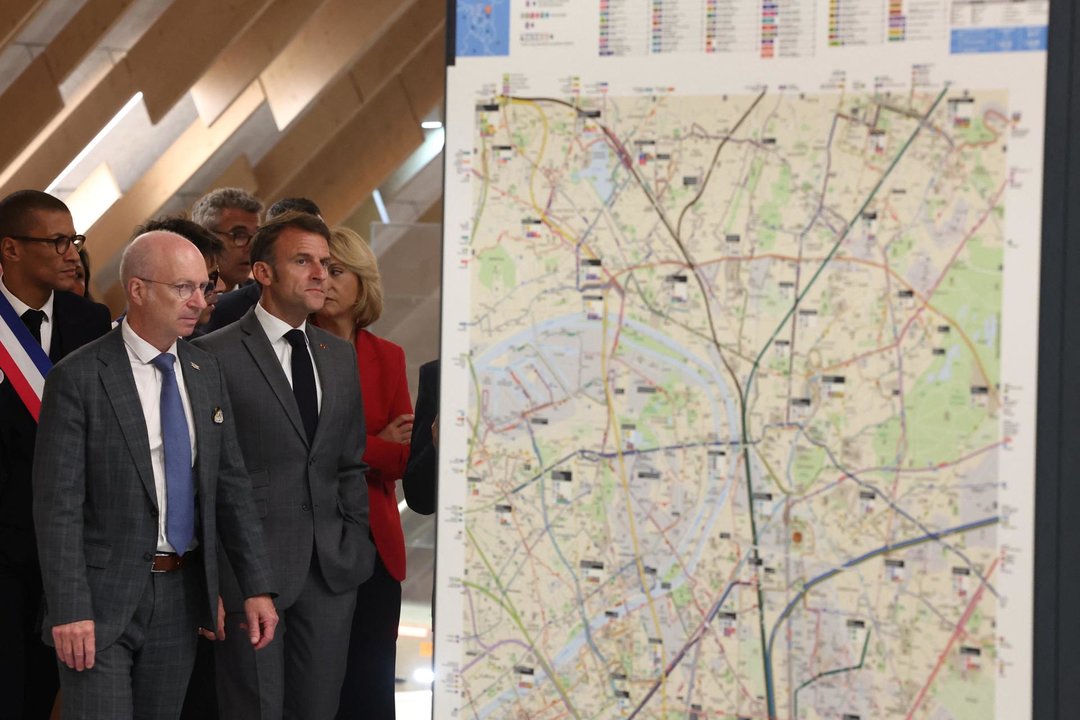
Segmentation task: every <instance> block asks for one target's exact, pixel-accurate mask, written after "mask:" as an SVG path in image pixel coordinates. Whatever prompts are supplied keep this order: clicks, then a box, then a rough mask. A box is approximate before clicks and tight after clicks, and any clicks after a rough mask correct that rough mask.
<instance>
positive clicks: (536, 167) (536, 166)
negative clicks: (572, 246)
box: [504, 97, 599, 260]
mask: <svg viewBox="0 0 1080 720" xmlns="http://www.w3.org/2000/svg"><path fill="white" fill-rule="evenodd" d="M504 100H505V102H506V103H507V104H509V105H526V106H528V107H531V108H532V109H533V110H535V111H536V113H537V114H538V115H539V116H540V122H541V123H543V125H544V134H543V135H542V136H541V141H540V150H539V152H537V154H536V160H535V161H533V164H532V166H533V167H532V173H530V174H529V204H531V205H532V207H533V210H535V211H536V213H537V214H538V215H539V216H540V217H541V218H543V220H544V222H546V223H547V224H548V225H549V226H551V229H552V230H554V231H555V232H556V233H558V234H559V235H561V236H562V237H563V238H564V239H566V240H569V241H572V242H574V243H578V242H579V240H578V238H576V237H574V235H573V233H570V232H568V231H567V230H566V229H565V228H563V227H562V226H561V225H559V224H558V223H557V222H555V221H554V220H552V218H551V216H550V215H548V214H547V212H546V211H545V210H544V209H543V208H541V207H540V205H539V204H538V203H537V202H536V193H535V192H533V181H534V180H535V179H536V173H538V172H539V171H540V160H541V158H543V157H544V151H545V150H546V149H547V139H548V120H547V115H546V114H545V113H544V110H543V108H542V107H540V103H538V102H534V101H532V100H523V99H521V98H514V97H504ZM522 154H524V153H522ZM580 244H581V248H582V250H584V251H585V252H586V253H588V256H589V258H590V259H592V260H596V259H598V258H599V256H598V255H597V254H596V253H595V252H593V249H592V248H591V247H589V245H588V244H587V243H583V242H582V243H580Z"/></svg>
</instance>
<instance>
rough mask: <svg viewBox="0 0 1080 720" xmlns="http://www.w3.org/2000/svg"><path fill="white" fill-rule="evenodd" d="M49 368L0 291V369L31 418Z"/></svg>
mask: <svg viewBox="0 0 1080 720" xmlns="http://www.w3.org/2000/svg"><path fill="white" fill-rule="evenodd" d="M51 369H52V362H50V360H49V356H48V355H46V354H45V351H44V350H43V349H42V348H41V345H40V344H38V342H37V341H36V340H34V336H33V335H31V334H30V331H29V330H28V329H27V327H26V325H25V324H24V323H23V321H22V318H20V317H19V316H18V315H17V314H16V313H15V308H13V307H11V303H9V302H8V299H7V298H6V297H4V294H3V293H0V371H2V372H3V373H4V376H5V377H7V379H8V380H10V381H11V385H12V387H14V388H15V392H16V394H18V396H19V398H20V399H21V400H22V401H23V404H25V405H26V409H27V410H29V411H30V414H31V415H32V416H33V417H34V420H35V421H37V419H38V414H39V413H40V412H41V392H42V390H43V389H44V388H45V376H46V375H48V373H49V370H51Z"/></svg>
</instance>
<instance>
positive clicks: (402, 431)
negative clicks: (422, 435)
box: [376, 415, 414, 443]
mask: <svg viewBox="0 0 1080 720" xmlns="http://www.w3.org/2000/svg"><path fill="white" fill-rule="evenodd" d="M413 417H414V416H413V415H398V416H397V417H396V418H394V419H393V420H391V421H390V422H389V423H387V425H386V427H384V428H383V429H382V430H380V431H379V434H378V435H377V436H376V437H379V438H381V439H383V440H386V441H388V442H396V443H407V442H409V438H410V437H411V436H412V423H413Z"/></svg>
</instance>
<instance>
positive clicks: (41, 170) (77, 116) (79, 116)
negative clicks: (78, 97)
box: [0, 60, 135, 197]
mask: <svg viewBox="0 0 1080 720" xmlns="http://www.w3.org/2000/svg"><path fill="white" fill-rule="evenodd" d="M134 94H135V86H134V83H133V82H132V79H131V73H130V72H128V65H127V62H125V61H124V60H120V61H119V62H118V63H116V65H114V66H113V67H112V69H111V70H109V72H108V73H106V74H105V76H104V77H103V78H102V79H101V80H100V81H98V83H97V85H96V86H95V87H94V89H93V90H92V91H90V92H89V93H87V95H86V96H84V97H83V99H82V101H81V102H73V103H69V104H68V105H66V106H65V107H64V109H63V110H61V112H60V113H59V114H58V115H56V116H55V117H54V118H52V120H50V121H49V122H48V123H47V124H46V125H45V127H44V129H42V130H41V131H40V132H38V134H37V136H36V137H35V138H34V139H33V141H32V142H31V143H30V144H29V145H28V146H27V147H26V149H25V150H23V152H22V153H21V154H20V155H19V156H18V157H17V158H16V159H15V160H14V161H12V162H11V163H10V164H9V165H8V167H7V168H6V169H5V170H4V173H3V174H2V175H0V197H3V196H5V195H7V194H8V193H10V192H13V191H15V190H19V189H21V188H39V189H42V188H45V187H47V186H48V185H49V183H51V182H52V181H53V179H54V178H55V177H56V176H57V175H59V174H60V173H61V172H62V171H63V170H64V168H65V167H67V165H68V163H70V162H71V160H72V159H73V158H74V157H75V156H76V155H78V154H79V152H81V151H82V149H83V148H84V147H86V145H87V143H89V142H90V141H91V140H93V139H94V136H95V135H97V134H98V133H99V132H100V131H101V128H103V127H105V125H106V124H107V123H108V122H109V120H111V119H112V118H113V116H115V115H116V113H118V112H119V111H120V109H121V108H122V107H123V106H124V103H126V102H127V101H128V100H130V99H131V96H132V95H134Z"/></svg>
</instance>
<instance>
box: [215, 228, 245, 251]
mask: <svg viewBox="0 0 1080 720" xmlns="http://www.w3.org/2000/svg"><path fill="white" fill-rule="evenodd" d="M210 232H212V233H214V234H215V235H225V236H228V237H229V239H230V240H232V244H233V246H235V247H238V248H241V247H246V246H247V244H248V243H249V242H251V233H249V232H248V231H247V229H246V228H242V227H238V228H233V229H232V230H211V231H210Z"/></svg>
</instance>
